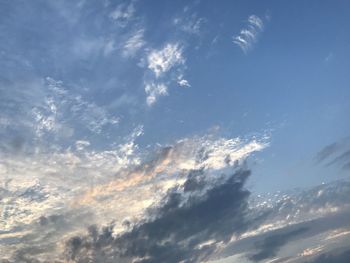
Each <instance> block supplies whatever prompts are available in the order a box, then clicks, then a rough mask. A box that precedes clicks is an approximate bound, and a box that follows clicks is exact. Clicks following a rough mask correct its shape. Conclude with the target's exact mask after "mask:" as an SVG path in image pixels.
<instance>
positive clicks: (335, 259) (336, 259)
mask: <svg viewBox="0 0 350 263" xmlns="http://www.w3.org/2000/svg"><path fill="white" fill-rule="evenodd" d="M349 258H350V250H347V249H345V250H343V251H337V250H335V251H332V252H328V253H322V254H321V255H319V256H317V257H315V258H314V259H312V260H308V261H305V262H304V263H347V262H349Z"/></svg>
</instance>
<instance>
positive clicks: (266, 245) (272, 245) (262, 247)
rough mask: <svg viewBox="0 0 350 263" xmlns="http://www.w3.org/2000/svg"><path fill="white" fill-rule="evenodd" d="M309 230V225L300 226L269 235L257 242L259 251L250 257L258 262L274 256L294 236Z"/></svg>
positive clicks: (256, 245)
mask: <svg viewBox="0 0 350 263" xmlns="http://www.w3.org/2000/svg"><path fill="white" fill-rule="evenodd" d="M307 230H308V228H307V227H300V228H297V229H294V230H291V231H287V232H285V233H278V234H274V235H271V236H268V237H266V238H265V239H263V240H262V241H259V242H257V243H256V244H255V248H256V249H258V250H259V252H257V253H255V254H253V255H251V256H250V257H249V258H250V259H251V260H253V261H255V262H257V261H261V260H263V259H267V258H271V257H274V256H276V254H277V252H278V251H279V249H280V248H281V247H283V246H284V245H285V244H287V243H288V242H289V241H290V240H291V239H293V238H294V237H297V236H299V235H300V234H302V233H304V232H306V231H307Z"/></svg>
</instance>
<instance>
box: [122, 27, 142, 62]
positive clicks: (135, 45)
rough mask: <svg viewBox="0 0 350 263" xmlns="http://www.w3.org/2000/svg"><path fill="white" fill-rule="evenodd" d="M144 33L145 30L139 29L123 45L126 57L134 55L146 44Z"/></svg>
mask: <svg viewBox="0 0 350 263" xmlns="http://www.w3.org/2000/svg"><path fill="white" fill-rule="evenodd" d="M143 34H144V30H138V31H136V32H135V33H134V34H133V35H132V36H131V37H130V38H129V39H128V40H127V41H126V42H125V44H124V46H123V55H124V56H125V57H134V56H135V55H136V53H137V52H138V51H139V50H140V49H141V48H142V47H143V46H144V45H145V41H144V39H143Z"/></svg>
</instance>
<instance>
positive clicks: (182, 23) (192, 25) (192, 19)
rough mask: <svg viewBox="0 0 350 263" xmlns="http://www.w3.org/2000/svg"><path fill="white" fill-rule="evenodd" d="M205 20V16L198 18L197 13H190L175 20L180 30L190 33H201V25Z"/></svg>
mask: <svg viewBox="0 0 350 263" xmlns="http://www.w3.org/2000/svg"><path fill="white" fill-rule="evenodd" d="M204 22H205V19H204V18H198V17H197V15H196V14H192V15H188V14H185V15H183V16H181V17H180V16H179V17H176V18H175V19H174V20H173V23H174V25H175V26H177V27H178V28H179V29H180V30H182V31H184V32H186V33H189V34H197V35H199V33H200V30H201V27H202V25H203V23H204Z"/></svg>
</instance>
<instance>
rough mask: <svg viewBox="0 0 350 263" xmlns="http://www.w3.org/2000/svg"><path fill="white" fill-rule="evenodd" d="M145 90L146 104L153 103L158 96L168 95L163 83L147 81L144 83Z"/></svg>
mask: <svg viewBox="0 0 350 263" xmlns="http://www.w3.org/2000/svg"><path fill="white" fill-rule="evenodd" d="M145 92H146V94H147V100H146V102H147V105H148V106H151V105H153V104H154V103H155V102H156V101H157V99H158V97H159V96H165V95H168V88H167V86H166V85H165V84H164V83H148V84H146V85H145Z"/></svg>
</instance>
